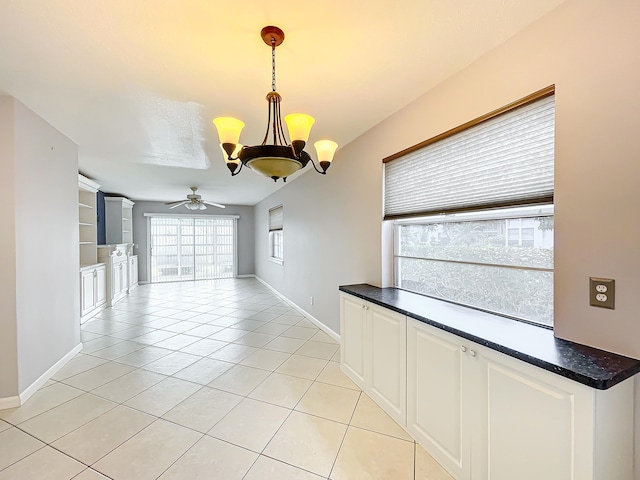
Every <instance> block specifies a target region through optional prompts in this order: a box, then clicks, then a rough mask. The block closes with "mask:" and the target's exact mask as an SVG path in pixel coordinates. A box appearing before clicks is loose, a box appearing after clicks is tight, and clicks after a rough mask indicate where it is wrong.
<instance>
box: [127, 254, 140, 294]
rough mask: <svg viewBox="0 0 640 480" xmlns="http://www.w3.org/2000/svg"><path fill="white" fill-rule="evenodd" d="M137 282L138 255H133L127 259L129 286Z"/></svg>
mask: <svg viewBox="0 0 640 480" xmlns="http://www.w3.org/2000/svg"><path fill="white" fill-rule="evenodd" d="M137 283H138V256H137V255H133V256H132V257H131V258H130V259H129V286H132V285H135V284H137Z"/></svg>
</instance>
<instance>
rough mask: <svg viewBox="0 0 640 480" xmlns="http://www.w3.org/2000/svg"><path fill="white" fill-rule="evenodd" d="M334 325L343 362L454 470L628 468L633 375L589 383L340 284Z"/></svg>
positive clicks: (483, 474)
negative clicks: (606, 384)
mask: <svg viewBox="0 0 640 480" xmlns="http://www.w3.org/2000/svg"><path fill="white" fill-rule="evenodd" d="M341 328H342V330H341V332H342V338H341V340H342V358H341V361H342V368H343V371H344V372H345V373H346V374H347V375H348V376H349V377H350V378H351V379H352V380H353V381H354V382H356V383H357V384H358V385H360V386H361V388H362V389H363V390H364V392H365V393H367V394H368V395H369V396H371V398H373V399H374V400H375V401H376V402H377V403H378V405H380V407H382V408H383V409H384V410H385V411H387V413H389V415H391V416H392V417H393V418H394V419H395V420H396V421H397V422H398V423H399V424H400V425H401V426H403V427H404V428H405V429H406V430H407V431H408V432H409V433H410V434H411V435H412V436H413V438H415V439H416V441H418V442H419V443H420V444H421V445H422V446H423V447H424V448H425V449H426V450H427V451H428V452H429V453H430V454H431V455H432V456H433V457H434V458H435V459H436V460H437V461H438V462H439V463H440V464H441V465H442V466H443V467H444V468H445V469H447V470H448V471H449V472H450V473H451V475H452V476H453V477H454V478H456V479H460V480H513V479H518V480H542V479H544V480H612V479H616V480H618V479H619V480H631V479H632V478H633V411H634V406H633V381H631V380H626V381H623V382H620V383H618V384H616V385H614V386H612V387H611V388H608V389H606V390H598V389H595V388H592V387H590V386H587V385H584V384H582V383H579V382H576V381H574V380H572V379H569V378H566V377H565V376H562V375H558V374H556V373H553V372H549V371H547V370H545V369H543V368H540V367H538V366H536V365H532V364H529V363H526V362H523V361H521V360H519V359H516V358H513V357H511V356H508V355H505V354H503V353H500V352H498V351H496V350H493V349H491V348H488V347H485V346H482V345H479V344H476V343H474V342H471V341H469V340H466V339H464V338H462V337H459V336H457V335H454V334H451V333H448V332H446V331H444V330H442V329H440V328H437V327H434V326H431V325H428V324H426V323H424V322H421V321H419V320H416V319H413V318H411V317H406V316H403V315H400V314H399V313H397V312H394V311H392V310H389V309H386V308H384V307H380V306H378V305H375V304H372V303H370V302H367V301H365V300H361V299H360V298H358V297H354V296H352V295H348V294H345V293H342V292H341ZM403 334H404V336H403ZM403 342H404V343H403ZM405 403H406V409H405V408H404V405H405Z"/></svg>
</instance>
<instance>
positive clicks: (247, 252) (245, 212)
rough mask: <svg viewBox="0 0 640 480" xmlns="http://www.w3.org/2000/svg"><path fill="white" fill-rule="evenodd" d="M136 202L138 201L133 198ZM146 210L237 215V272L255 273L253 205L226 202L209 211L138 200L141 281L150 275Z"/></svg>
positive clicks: (136, 224) (135, 213)
mask: <svg viewBox="0 0 640 480" xmlns="http://www.w3.org/2000/svg"><path fill="white" fill-rule="evenodd" d="M134 201H135V200H134ZM145 213H169V214H174V215H175V214H185V215H193V214H195V215H238V216H239V217H240V218H239V219H238V239H237V240H238V275H250V274H253V273H254V271H255V270H254V268H255V266H254V252H255V248H254V234H253V230H254V217H253V207H248V206H244V205H226V208H224V209H222V208H215V207H208V208H207V210H203V211H200V210H196V211H193V212H192V211H191V210H187V209H186V208H184V207H178V208H174V209H172V210H170V209H169V207H168V206H166V205H165V204H164V203H163V202H143V201H140V202H138V201H136V203H135V205H134V206H133V242H134V243H135V244H137V245H138V246H137V248H135V249H134V253H135V254H137V255H138V272H139V279H140V281H141V282H146V281H148V278H147V259H148V257H147V249H148V245H147V240H148V238H147V217H145V216H144V214H145Z"/></svg>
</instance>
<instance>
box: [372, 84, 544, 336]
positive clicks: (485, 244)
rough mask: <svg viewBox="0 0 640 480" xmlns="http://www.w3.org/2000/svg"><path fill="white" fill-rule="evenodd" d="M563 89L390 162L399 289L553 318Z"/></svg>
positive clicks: (390, 214)
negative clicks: (558, 119)
mask: <svg viewBox="0 0 640 480" xmlns="http://www.w3.org/2000/svg"><path fill="white" fill-rule="evenodd" d="M554 116H555V109H554V97H553V87H549V88H547V89H545V90H543V91H541V92H537V93H536V94H533V95H531V96H529V97H527V98H525V99H522V100H519V101H517V102H514V103H513V104H511V105H508V106H507V107H505V108H503V109H500V110H497V111H495V112H492V113H490V114H488V115H485V116H484V117H481V118H480V119H477V120H474V121H472V122H469V123H467V124H465V125H462V126H460V127H458V128H456V129H453V130H451V131H449V132H446V133H444V134H442V135H439V136H437V137H435V138H433V139H431V140H427V141H426V142H423V143H421V144H419V145H417V146H415V147H412V148H410V149H407V150H405V151H403V152H400V153H399V154H396V155H393V156H392V157H389V158H387V159H385V182H384V185H385V192H384V197H385V219H386V220H394V275H395V278H394V282H395V286H396V287H397V288H402V289H406V290H411V291H414V292H418V293H421V294H425V295H429V296H432V297H436V298H440V299H443V300H447V301H450V302H454V303H459V304H462V305H466V306H470V307H473V308H477V309H481V310H486V311H490V312H495V313H498V314H501V315H505V316H509V317H513V318H516V319H520V320H525V321H530V322H534V323H538V324H541V325H546V326H550V325H552V324H553V233H554V232H553V164H554V148H553V147H554Z"/></svg>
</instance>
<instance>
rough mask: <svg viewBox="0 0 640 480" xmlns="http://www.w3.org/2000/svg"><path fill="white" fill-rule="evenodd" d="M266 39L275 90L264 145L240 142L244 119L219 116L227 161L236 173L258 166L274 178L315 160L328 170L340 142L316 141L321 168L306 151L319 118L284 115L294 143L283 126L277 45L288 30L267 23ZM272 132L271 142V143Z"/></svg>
mask: <svg viewBox="0 0 640 480" xmlns="http://www.w3.org/2000/svg"><path fill="white" fill-rule="evenodd" d="M261 35H262V39H263V40H264V42H265V43H266V44H267V45H270V46H271V56H272V82H271V88H272V90H271V92H269V93H268V94H267V102H268V103H269V117H268V120H267V131H266V133H265V136H264V139H263V141H262V143H261V144H260V145H255V146H246V145H242V144H240V143H239V142H240V132H241V131H242V129H243V128H244V123H243V122H242V121H240V120H238V119H235V118H231V117H218V118H216V119H214V120H213V123H214V125H215V126H216V129H217V131H218V138H219V139H220V148H221V149H222V152H223V155H224V158H225V162H226V164H227V167H228V168H229V171H230V172H231V175H232V176H235V175H237V174H238V173H240V171H241V170H242V167H243V166H244V165H246V166H247V167H249V168H251V169H252V170H255V171H256V172H258V173H261V174H262V175H264V176H266V177H269V178H272V179H273V180H274V181H277V180H278V179H280V178H282V179H283V181H285V182H286V180H287V177H288V176H290V175H292V174H293V173H295V172H297V171H298V170H300V169H301V168H304V167H306V166H307V163H309V162H311V164H312V165H313V167H314V169H315V170H316V171H317V172H318V173H321V174H323V175H324V174H326V172H327V169H328V168H329V167H330V166H331V162H332V161H333V156H334V154H335V151H336V149H337V148H338V144H337V143H335V142H332V141H331V140H320V141H317V142H315V143H314V146H315V148H316V152H317V155H318V163H319V165H320V168H318V166H316V163H315V162H314V161H313V159H312V158H311V156H310V155H309V154H308V153H307V152H305V151H304V147H305V146H306V144H307V142H308V140H309V134H310V132H311V127H312V126H313V123H314V122H315V120H314V119H313V117H311V116H310V115H306V114H304V113H292V114H289V115H287V116H285V117H284V121H285V123H286V125H287V130H288V132H289V138H290V139H291V143H289V142H288V140H287V137H286V136H285V133H284V129H283V127H282V119H281V115H280V102H281V101H282V97H281V96H280V94H279V93H278V92H277V91H276V60H275V58H276V57H275V52H276V47H277V46H278V45H280V44H281V43H282V42H283V41H284V32H283V31H282V30H281V29H279V28H278V27H271V26H270V27H264V28H263V29H262V31H261ZM270 136H271V143H267V141H268V140H269V137H270Z"/></svg>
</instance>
